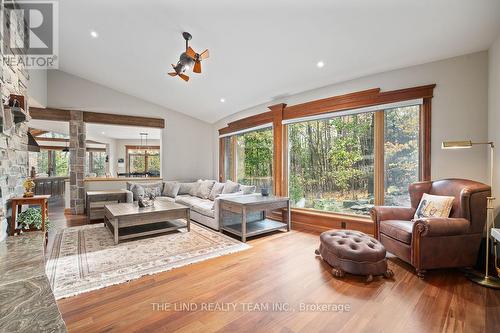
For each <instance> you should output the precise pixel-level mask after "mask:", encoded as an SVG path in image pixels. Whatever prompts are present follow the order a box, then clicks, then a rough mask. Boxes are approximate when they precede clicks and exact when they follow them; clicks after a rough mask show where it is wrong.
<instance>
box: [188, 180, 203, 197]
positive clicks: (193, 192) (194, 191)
mask: <svg viewBox="0 0 500 333" xmlns="http://www.w3.org/2000/svg"><path fill="white" fill-rule="evenodd" d="M201 183H202V180H201V179H198V180H197V181H196V183H194V184H193V186H191V189H190V190H189V195H191V196H193V197H196V196H198V189H199V188H200V185H201Z"/></svg>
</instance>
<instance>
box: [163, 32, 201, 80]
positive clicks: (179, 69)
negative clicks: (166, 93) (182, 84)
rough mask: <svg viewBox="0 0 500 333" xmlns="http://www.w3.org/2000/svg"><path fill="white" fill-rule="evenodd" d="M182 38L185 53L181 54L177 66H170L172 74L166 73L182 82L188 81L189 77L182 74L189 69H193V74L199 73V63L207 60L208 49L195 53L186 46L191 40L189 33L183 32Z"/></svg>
mask: <svg viewBox="0 0 500 333" xmlns="http://www.w3.org/2000/svg"><path fill="white" fill-rule="evenodd" d="M182 37H184V39H185V40H186V51H185V52H182V53H181V55H180V57H179V61H178V62H177V65H174V64H172V68H173V69H174V72H170V73H168V75H170V76H179V77H180V78H181V79H183V80H184V81H186V82H187V81H189V76H187V75H186V74H184V73H185V72H186V71H188V70H189V69H191V68H192V69H193V72H194V73H201V61H202V60H205V59H207V58H208V56H209V53H208V49H207V50H205V51H203V52H201V53H196V52H195V51H194V50H193V49H192V48H191V47H190V46H189V44H188V42H189V41H190V40H191V38H193V36H191V34H190V33H189V32H183V33H182Z"/></svg>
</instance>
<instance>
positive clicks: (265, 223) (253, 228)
mask: <svg viewBox="0 0 500 333" xmlns="http://www.w3.org/2000/svg"><path fill="white" fill-rule="evenodd" d="M241 227H242V225H241V223H238V224H228V225H225V226H224V227H223V229H224V230H225V231H227V232H230V233H232V234H235V235H237V236H240V237H241V236H242V235H243V233H242V230H241ZM286 228H287V224H286V223H282V222H278V221H275V220H271V219H263V220H260V221H253V222H247V230H246V236H247V237H252V236H256V235H260V234H264V233H267V232H271V231H275V230H280V229H286Z"/></svg>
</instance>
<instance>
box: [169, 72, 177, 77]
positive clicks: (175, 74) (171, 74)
mask: <svg viewBox="0 0 500 333" xmlns="http://www.w3.org/2000/svg"><path fill="white" fill-rule="evenodd" d="M168 75H170V76H177V73H176V72H171V73H168Z"/></svg>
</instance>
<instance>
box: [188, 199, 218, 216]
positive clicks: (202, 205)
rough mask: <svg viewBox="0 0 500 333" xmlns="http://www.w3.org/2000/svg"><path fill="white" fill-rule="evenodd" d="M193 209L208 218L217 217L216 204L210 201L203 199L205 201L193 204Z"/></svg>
mask: <svg viewBox="0 0 500 333" xmlns="http://www.w3.org/2000/svg"><path fill="white" fill-rule="evenodd" d="M191 209H192V210H194V211H195V212H198V213H200V214H202V215H205V216H208V217H212V218H213V217H214V216H215V212H214V202H213V201H211V200H208V199H203V201H200V202H196V203H195V204H193V206H192V207H191Z"/></svg>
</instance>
